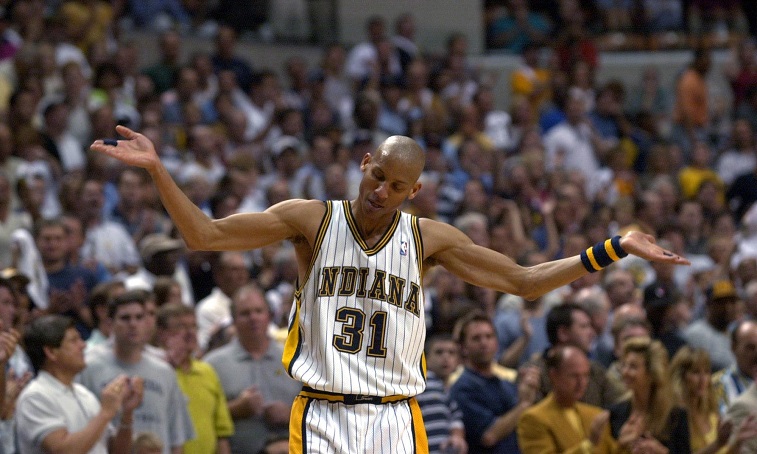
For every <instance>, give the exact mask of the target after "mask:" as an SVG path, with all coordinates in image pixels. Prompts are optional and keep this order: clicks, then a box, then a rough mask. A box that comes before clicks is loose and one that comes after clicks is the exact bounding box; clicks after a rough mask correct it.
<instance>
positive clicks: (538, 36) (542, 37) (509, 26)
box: [486, 0, 551, 54]
mask: <svg viewBox="0 0 757 454" xmlns="http://www.w3.org/2000/svg"><path fill="white" fill-rule="evenodd" d="M550 31H551V27H550V24H549V22H548V21H547V20H546V19H545V18H544V17H543V16H542V15H541V14H539V13H536V12H534V11H531V10H530V8H529V4H528V1H527V0H510V1H509V2H508V14H506V15H504V16H502V17H500V18H499V19H497V20H495V21H493V22H492V24H491V25H490V27H489V30H487V31H486V32H487V35H488V37H489V38H488V41H489V47H490V48H491V49H503V50H506V51H508V52H512V53H516V54H518V53H520V52H522V51H523V49H524V48H525V47H526V46H527V45H528V44H544V43H545V42H546V39H547V36H548V35H549V33H550Z"/></svg>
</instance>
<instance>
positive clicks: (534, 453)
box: [518, 346, 611, 454]
mask: <svg viewBox="0 0 757 454" xmlns="http://www.w3.org/2000/svg"><path fill="white" fill-rule="evenodd" d="M546 366H547V373H548V375H549V380H550V383H551V385H552V392H550V393H549V394H548V395H547V397H545V398H544V399H543V400H541V401H540V402H538V403H537V404H535V405H534V406H532V407H531V408H529V409H528V410H526V411H525V412H524V413H523V414H522V415H521V417H520V419H519V420H518V447H519V448H520V451H521V452H522V453H523V454H541V453H545V452H605V450H608V449H609V447H610V443H611V441H610V437H609V433H608V432H607V431H606V428H607V421H608V417H609V415H608V413H607V412H605V411H603V410H602V409H601V408H599V407H595V406H593V405H588V404H584V403H581V402H579V399H581V398H582V397H583V395H584V393H585V392H586V387H587V386H588V384H589V370H590V366H589V359H588V358H587V357H586V353H585V352H584V351H582V350H581V349H579V348H576V347H572V346H564V347H555V348H553V349H550V351H549V353H548V354H547V359H546Z"/></svg>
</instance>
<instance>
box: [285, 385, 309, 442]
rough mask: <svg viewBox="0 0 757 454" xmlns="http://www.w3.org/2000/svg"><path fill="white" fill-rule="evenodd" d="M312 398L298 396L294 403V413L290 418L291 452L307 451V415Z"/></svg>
mask: <svg viewBox="0 0 757 454" xmlns="http://www.w3.org/2000/svg"><path fill="white" fill-rule="evenodd" d="M310 402H311V401H310V399H308V398H306V397H301V396H297V397H295V398H294V402H293V403H292V414H291V417H290V418H289V453H290V454H304V452H305V433H306V431H305V428H304V426H305V415H306V414H307V412H308V407H309V406H310Z"/></svg>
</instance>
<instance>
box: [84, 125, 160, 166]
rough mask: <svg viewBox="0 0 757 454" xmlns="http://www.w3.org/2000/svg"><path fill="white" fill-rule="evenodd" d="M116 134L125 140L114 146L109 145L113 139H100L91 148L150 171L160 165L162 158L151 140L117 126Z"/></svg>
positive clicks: (124, 127)
mask: <svg viewBox="0 0 757 454" xmlns="http://www.w3.org/2000/svg"><path fill="white" fill-rule="evenodd" d="M116 132H117V133H118V134H120V135H121V136H123V137H124V138H125V140H118V141H117V142H116V144H115V145H112V144H110V143H108V142H111V141H112V139H99V140H95V141H94V142H93V143H92V145H90V147H89V148H90V149H91V150H93V151H97V152H99V153H104V154H106V155H108V156H111V157H113V158H116V159H118V160H119V161H121V162H124V163H126V164H129V165H133V166H136V167H142V168H143V169H147V170H148V171H150V170H154V169H156V168H157V167H158V166H159V165H160V158H159V157H158V153H157V152H156V151H155V146H154V145H153V143H152V141H150V139H148V138H147V137H145V136H144V135H142V134H140V133H138V132H135V131H132V130H131V129H129V128H127V127H126V126H121V125H118V126H116Z"/></svg>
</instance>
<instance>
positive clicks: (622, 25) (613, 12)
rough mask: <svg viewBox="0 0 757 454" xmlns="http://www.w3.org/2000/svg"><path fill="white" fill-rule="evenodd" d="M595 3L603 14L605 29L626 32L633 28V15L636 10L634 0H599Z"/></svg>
mask: <svg viewBox="0 0 757 454" xmlns="http://www.w3.org/2000/svg"><path fill="white" fill-rule="evenodd" d="M594 3H595V5H596V7H597V10H599V11H598V12H599V14H600V15H601V16H602V22H603V25H604V29H605V30H607V31H609V32H624V31H628V30H630V29H631V26H632V21H631V15H632V14H633V12H634V2H633V1H632V0H597V1H596V2H594Z"/></svg>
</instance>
